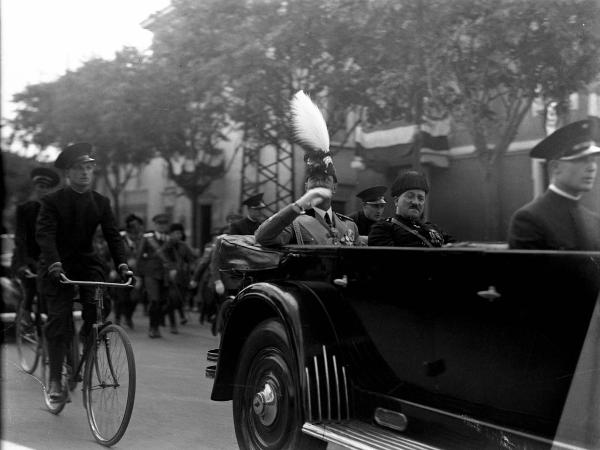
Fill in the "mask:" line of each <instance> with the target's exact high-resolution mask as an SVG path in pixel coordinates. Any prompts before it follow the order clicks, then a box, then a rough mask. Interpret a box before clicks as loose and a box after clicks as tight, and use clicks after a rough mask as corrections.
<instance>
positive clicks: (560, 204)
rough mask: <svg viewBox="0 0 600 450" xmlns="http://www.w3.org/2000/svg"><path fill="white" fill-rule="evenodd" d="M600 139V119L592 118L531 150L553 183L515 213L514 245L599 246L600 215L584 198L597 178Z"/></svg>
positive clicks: (512, 225)
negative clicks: (540, 161) (582, 198)
mask: <svg viewBox="0 0 600 450" xmlns="http://www.w3.org/2000/svg"><path fill="white" fill-rule="evenodd" d="M599 141H600V119H599V118H597V117H590V118H588V119H585V120H580V121H577V122H574V123H571V124H569V125H566V126H564V127H562V128H559V129H558V130H556V131H555V132H554V133H552V134H551V135H549V136H548V137H546V138H545V139H544V140H542V141H541V142H540V143H538V144H537V145H536V146H535V147H534V148H533V149H532V150H531V152H530V156H531V157H532V158H540V159H545V160H546V161H547V166H548V171H549V174H550V186H549V187H548V189H547V190H546V192H544V194H542V195H541V196H539V197H538V198H536V199H534V200H533V201H531V202H530V203H528V204H526V205H525V206H523V207H521V208H520V209H519V210H517V211H516V212H515V213H514V215H513V216H512V218H511V221H510V225H509V230H508V244H509V247H510V248H515V249H544V250H600V217H599V216H598V215H597V214H596V213H594V212H592V211H590V210H589V209H587V208H585V207H584V206H582V205H581V203H580V199H581V197H582V194H584V193H585V192H589V191H591V190H592V188H593V186H594V182H595V180H596V172H597V168H598V163H597V159H596V158H597V156H598V155H599V154H600V147H598V142H599Z"/></svg>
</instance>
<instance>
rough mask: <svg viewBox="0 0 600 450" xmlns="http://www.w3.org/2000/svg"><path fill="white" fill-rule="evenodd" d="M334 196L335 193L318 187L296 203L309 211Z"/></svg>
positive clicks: (310, 190)
mask: <svg viewBox="0 0 600 450" xmlns="http://www.w3.org/2000/svg"><path fill="white" fill-rule="evenodd" d="M332 196H333V192H331V189H327V188H324V187H316V188H312V189H309V190H308V191H306V193H305V194H304V195H303V196H302V197H300V198H299V199H298V200H296V202H295V203H296V204H297V205H298V206H299V207H300V208H301V209H309V208H312V207H313V206H319V204H321V202H323V200H329V199H331V197H332Z"/></svg>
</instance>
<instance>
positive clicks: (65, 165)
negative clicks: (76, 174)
mask: <svg viewBox="0 0 600 450" xmlns="http://www.w3.org/2000/svg"><path fill="white" fill-rule="evenodd" d="M91 154H92V144H89V143H87V142H77V143H75V144H71V145H68V146H67V147H65V149H64V150H63V151H62V152H61V153H60V155H58V158H56V161H54V167H56V168H57V169H64V170H66V169H69V168H70V167H72V166H73V165H74V164H79V163H86V162H93V161H95V159H94V158H92V157H91Z"/></svg>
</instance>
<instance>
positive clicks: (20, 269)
mask: <svg viewBox="0 0 600 450" xmlns="http://www.w3.org/2000/svg"><path fill="white" fill-rule="evenodd" d="M29 177H30V178H31V182H32V185H33V193H32V197H33V198H32V199H31V200H29V201H27V202H25V203H21V204H20V205H18V206H17V210H16V228H15V249H14V253H13V261H12V267H13V270H14V272H15V275H16V276H17V277H19V278H20V279H21V282H22V284H23V288H24V290H25V299H24V301H25V305H26V307H27V309H30V308H31V302H32V300H33V297H34V296H35V294H36V292H37V288H36V280H35V278H34V277H33V274H35V273H37V268H38V261H39V258H40V247H39V245H38V243H37V242H36V240H35V224H36V221H37V217H38V213H39V212H40V206H41V203H40V199H41V198H42V197H43V196H44V195H46V194H47V193H49V192H50V191H51V190H52V189H53V188H55V187H56V186H58V183H59V182H60V177H59V175H58V173H57V172H55V171H54V170H52V169H50V168H47V167H36V168H35V169H33V170H32V171H31V173H30V174H29Z"/></svg>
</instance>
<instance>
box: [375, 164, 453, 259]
mask: <svg viewBox="0 0 600 450" xmlns="http://www.w3.org/2000/svg"><path fill="white" fill-rule="evenodd" d="M390 192H391V194H392V197H393V198H394V205H395V207H396V211H395V215H394V216H393V217H388V218H387V219H385V220H382V221H379V222H377V223H375V224H374V225H373V226H372V227H371V232H370V233H369V239H368V244H369V245H378V246H390V247H442V246H443V245H445V244H448V243H451V242H453V241H454V239H453V238H452V237H451V236H450V235H448V234H447V233H445V232H444V231H443V230H442V229H441V228H440V227H438V226H437V225H435V224H433V223H431V222H428V221H426V220H424V218H423V215H424V213H425V203H426V201H427V195H428V194H429V183H428V182H427V178H425V175H423V174H422V173H420V172H417V171H408V172H404V173H402V174H400V175H399V176H398V177H397V178H396V180H394V183H393V184H392V186H391V188H390Z"/></svg>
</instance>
